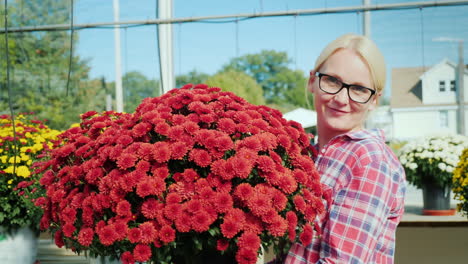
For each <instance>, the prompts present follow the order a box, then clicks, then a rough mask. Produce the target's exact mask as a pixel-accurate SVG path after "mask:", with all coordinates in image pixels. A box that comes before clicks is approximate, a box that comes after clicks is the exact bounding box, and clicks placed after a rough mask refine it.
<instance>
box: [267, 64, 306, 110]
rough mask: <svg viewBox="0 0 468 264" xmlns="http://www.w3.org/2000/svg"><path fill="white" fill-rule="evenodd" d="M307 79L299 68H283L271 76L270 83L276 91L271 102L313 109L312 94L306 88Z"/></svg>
mask: <svg viewBox="0 0 468 264" xmlns="http://www.w3.org/2000/svg"><path fill="white" fill-rule="evenodd" d="M307 81H308V79H307V78H305V77H304V72H303V71H301V70H295V71H293V70H290V69H285V70H283V71H281V72H279V73H278V74H277V75H275V76H273V77H272V78H271V83H272V86H273V87H274V89H275V90H276V91H277V95H276V96H275V97H274V98H273V99H272V100H271V102H272V103H274V104H278V105H284V106H290V107H291V106H292V108H295V107H302V108H306V109H313V107H314V100H313V94H312V93H310V92H309V91H308V90H307Z"/></svg>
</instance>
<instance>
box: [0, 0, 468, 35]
mask: <svg viewBox="0 0 468 264" xmlns="http://www.w3.org/2000/svg"><path fill="white" fill-rule="evenodd" d="M460 5H468V0H451V1H443V2H440V1H423V2H411V3H394V4H374V5H369V6H363V5H361V6H350V7H335V8H317V9H301V10H288V11H276V12H261V13H240V14H234V15H220V16H200V17H186V18H171V19H149V20H133V21H120V22H102V23H89V24H75V25H74V27H73V28H74V30H80V29H86V28H99V27H109V28H111V27H113V26H115V25H120V26H135V25H154V24H175V23H193V22H212V23H216V22H218V23H222V22H235V21H236V19H237V20H242V19H252V18H260V17H277V16H278V17H279V16H308V15H320V14H342V13H356V12H365V11H385V10H401V9H418V8H429V7H443V6H460ZM226 19H232V21H223V20H226ZM51 30H70V25H69V24H58V25H43V26H27V27H12V28H8V32H31V31H51ZM4 33H5V29H4V28H2V29H0V34H4Z"/></svg>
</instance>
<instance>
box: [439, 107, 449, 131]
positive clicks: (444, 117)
mask: <svg viewBox="0 0 468 264" xmlns="http://www.w3.org/2000/svg"><path fill="white" fill-rule="evenodd" d="M439 121H440V127H442V128H448V111H447V110H441V111H439Z"/></svg>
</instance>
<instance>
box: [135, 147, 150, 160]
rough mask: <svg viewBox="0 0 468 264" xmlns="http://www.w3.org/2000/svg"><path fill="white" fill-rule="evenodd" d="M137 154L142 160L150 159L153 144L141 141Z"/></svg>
mask: <svg viewBox="0 0 468 264" xmlns="http://www.w3.org/2000/svg"><path fill="white" fill-rule="evenodd" d="M138 156H140V158H141V159H143V160H150V159H152V157H153V144H150V143H142V144H140V145H139V149H138Z"/></svg>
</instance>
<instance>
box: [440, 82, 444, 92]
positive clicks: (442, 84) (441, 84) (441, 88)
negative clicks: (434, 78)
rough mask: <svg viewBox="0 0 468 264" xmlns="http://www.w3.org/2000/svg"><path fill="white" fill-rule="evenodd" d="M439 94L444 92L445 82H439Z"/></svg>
mask: <svg viewBox="0 0 468 264" xmlns="http://www.w3.org/2000/svg"><path fill="white" fill-rule="evenodd" d="M439 92H445V81H439Z"/></svg>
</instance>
